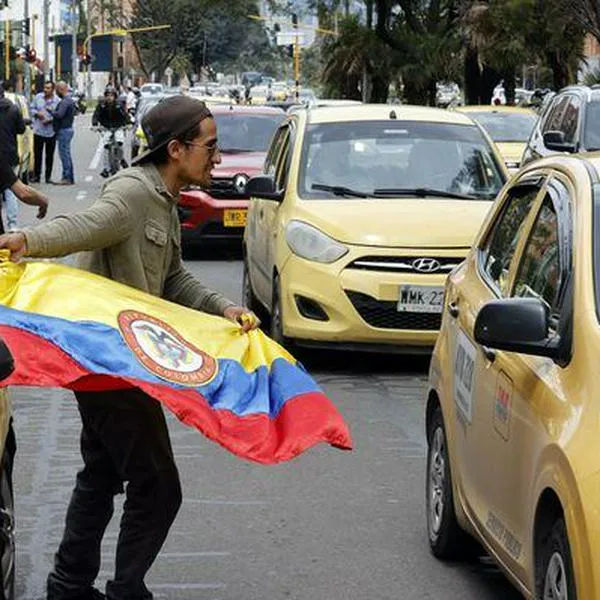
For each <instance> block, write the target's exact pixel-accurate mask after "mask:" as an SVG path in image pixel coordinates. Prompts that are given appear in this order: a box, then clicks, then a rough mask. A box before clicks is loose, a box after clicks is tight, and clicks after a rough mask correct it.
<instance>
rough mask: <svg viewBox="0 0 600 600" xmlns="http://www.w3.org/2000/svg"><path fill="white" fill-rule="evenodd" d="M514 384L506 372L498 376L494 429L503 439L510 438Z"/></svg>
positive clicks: (501, 372)
mask: <svg viewBox="0 0 600 600" xmlns="http://www.w3.org/2000/svg"><path fill="white" fill-rule="evenodd" d="M512 396H513V383H512V381H511V380H510V379H509V378H508V377H507V375H506V373H504V371H500V373H499V374H498V381H497V382H496V393H495V407H494V429H495V430H496V431H497V432H498V433H499V434H500V436H501V437H502V438H504V439H505V440H508V438H509V437H510V419H511V409H512Z"/></svg>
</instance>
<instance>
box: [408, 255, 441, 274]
mask: <svg viewBox="0 0 600 600" xmlns="http://www.w3.org/2000/svg"><path fill="white" fill-rule="evenodd" d="M441 266H442V265H440V262H439V261H438V260H435V258H416V259H415V260H413V261H412V268H413V269H414V270H415V271H419V273H435V272H436V271H439V269H440V267H441Z"/></svg>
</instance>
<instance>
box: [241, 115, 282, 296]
mask: <svg viewBox="0 0 600 600" xmlns="http://www.w3.org/2000/svg"><path fill="white" fill-rule="evenodd" d="M288 135H289V133H288V127H287V124H285V125H283V126H281V127H280V128H279V129H278V130H277V132H276V133H275V136H274V137H273V140H272V142H271V145H270V147H269V151H268V152H267V157H266V159H265V165H264V168H263V174H264V175H268V176H269V177H272V178H273V179H274V180H275V178H276V175H277V167H278V165H279V157H280V155H281V152H282V149H283V147H284V144H285V142H286V140H287V138H288ZM270 202H271V201H269V200H266V199H264V198H258V197H254V198H251V199H250V206H249V210H248V224H247V226H246V260H247V264H248V274H249V277H250V281H251V284H252V289H253V291H254V293H255V294H256V296H257V297H258V299H259V300H260V301H261V303H262V304H263V305H265V306H270V305H271V291H270V290H271V277H272V272H269V269H268V268H267V264H266V258H267V243H268V226H267V222H266V214H267V212H268V211H267V209H268V207H269V204H270Z"/></svg>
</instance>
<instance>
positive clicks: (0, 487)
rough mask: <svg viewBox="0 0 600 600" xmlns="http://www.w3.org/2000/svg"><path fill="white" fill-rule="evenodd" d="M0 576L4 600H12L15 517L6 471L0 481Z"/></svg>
mask: <svg viewBox="0 0 600 600" xmlns="http://www.w3.org/2000/svg"><path fill="white" fill-rule="evenodd" d="M0 503H1V508H0V542H1V543H2V548H1V550H0V552H1V555H0V569H1V573H0V576H1V577H2V591H3V598H4V600H12V599H13V598H14V580H15V515H14V503H13V494H12V488H11V485H10V481H9V476H8V474H7V472H6V469H4V470H3V472H2V479H1V480H0Z"/></svg>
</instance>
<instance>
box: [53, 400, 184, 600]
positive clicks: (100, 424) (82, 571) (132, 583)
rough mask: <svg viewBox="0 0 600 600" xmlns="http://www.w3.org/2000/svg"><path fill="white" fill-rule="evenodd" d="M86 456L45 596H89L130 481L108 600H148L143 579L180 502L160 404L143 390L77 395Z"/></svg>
mask: <svg viewBox="0 0 600 600" xmlns="http://www.w3.org/2000/svg"><path fill="white" fill-rule="evenodd" d="M75 395H76V397H77V403H78V405H79V412H80V414H81V419H82V421H83V430H82V433H81V454H82V456H83V462H84V468H83V470H81V471H80V472H79V473H78V474H77V481H76V484H75V489H74V491H73V495H72V497H71V502H70V504H69V507H68V509H67V517H66V527H65V533H64V536H63V539H62V542H61V544H60V547H59V549H58V552H57V553H56V556H55V562H54V570H53V572H52V573H50V575H49V576H48V600H66V599H69V600H70V599H77V600H80V599H81V600H84V599H86V598H87V597H88V594H89V593H90V588H91V587H92V585H93V583H94V581H95V579H96V577H97V575H98V571H99V569H100V544H101V541H102V536H103V535H104V531H105V529H106V527H107V525H108V523H109V521H110V519H111V516H112V514H113V496H114V495H115V494H117V493H122V492H123V482H127V488H126V500H125V505H124V512H123V518H122V520H121V529H120V533H119V540H118V543H117V555H116V568H115V576H114V579H113V580H112V581H109V582H108V583H107V584H106V595H107V598H109V599H110V600H125V599H127V600H138V599H139V600H142V599H143V600H146V599H148V600H150V599H151V598H152V594H151V593H150V592H149V591H148V588H147V587H146V585H145V584H144V577H145V575H146V573H147V571H148V570H149V569H150V567H151V565H152V563H153V562H154V560H155V558H156V556H157V555H158V553H159V551H160V549H161V547H162V545H163V542H164V541H165V538H166V536H167V533H168V531H169V528H170V527H171V524H172V523H173V521H174V519H175V515H176V514H177V511H178V509H179V506H180V505H181V486H180V483H179V474H178V472H177V467H176V466H175V462H174V459H173V451H172V449H171V441H170V439H169V432H168V429H167V424H166V421H165V416H164V414H163V411H162V408H161V406H160V404H159V403H158V402H157V401H156V400H153V399H152V398H150V397H149V396H147V395H146V394H144V393H143V392H141V391H139V390H124V391H115V392H98V393H96V392H94V393H92V392H85V393H82V392H77V393H76V394H75Z"/></svg>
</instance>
